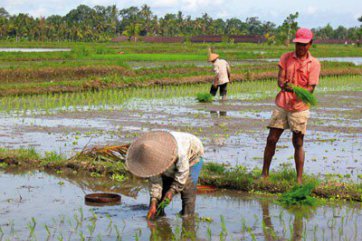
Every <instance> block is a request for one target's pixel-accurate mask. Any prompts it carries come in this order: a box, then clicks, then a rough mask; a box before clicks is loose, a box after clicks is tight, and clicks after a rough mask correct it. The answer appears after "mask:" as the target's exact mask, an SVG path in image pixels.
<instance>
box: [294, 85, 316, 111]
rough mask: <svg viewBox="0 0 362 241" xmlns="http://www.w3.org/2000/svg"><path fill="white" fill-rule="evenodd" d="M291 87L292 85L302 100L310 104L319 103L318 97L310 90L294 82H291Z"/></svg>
mask: <svg viewBox="0 0 362 241" xmlns="http://www.w3.org/2000/svg"><path fill="white" fill-rule="evenodd" d="M289 86H290V87H292V89H293V91H294V93H295V94H296V95H297V97H298V99H300V100H302V101H303V102H304V103H306V104H308V105H310V106H316V105H317V103H318V100H317V98H316V97H315V96H314V95H313V94H312V93H310V92H309V91H308V90H306V89H304V88H302V87H299V86H295V85H292V84H289Z"/></svg>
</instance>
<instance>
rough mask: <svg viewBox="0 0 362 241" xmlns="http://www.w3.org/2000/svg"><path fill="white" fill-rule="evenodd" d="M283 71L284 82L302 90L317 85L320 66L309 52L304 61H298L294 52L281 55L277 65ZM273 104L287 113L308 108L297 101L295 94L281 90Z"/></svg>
mask: <svg viewBox="0 0 362 241" xmlns="http://www.w3.org/2000/svg"><path fill="white" fill-rule="evenodd" d="M278 65H279V66H280V68H282V71H285V81H286V82H289V83H292V84H294V85H296V86H300V87H302V88H307V87H308V86H311V85H318V82H319V74H320V71H321V65H320V63H319V61H318V60H317V59H316V58H314V57H313V56H312V55H311V54H310V53H309V52H308V54H307V57H306V58H305V59H298V58H297V56H296V55H295V52H289V53H286V54H283V55H282V56H281V57H280V61H279V64H278ZM275 104H276V105H277V106H279V107H281V108H283V109H285V110H287V111H293V112H295V111H303V110H307V109H309V106H308V105H307V104H305V103H304V102H303V101H301V100H298V99H297V97H296V95H295V93H293V92H287V91H283V90H281V91H280V92H279V93H278V95H277V97H276V98H275Z"/></svg>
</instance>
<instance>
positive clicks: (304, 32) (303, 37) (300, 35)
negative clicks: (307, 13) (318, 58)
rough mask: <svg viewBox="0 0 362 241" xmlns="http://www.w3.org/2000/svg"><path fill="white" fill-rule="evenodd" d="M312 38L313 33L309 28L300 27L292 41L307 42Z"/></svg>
mask: <svg viewBox="0 0 362 241" xmlns="http://www.w3.org/2000/svg"><path fill="white" fill-rule="evenodd" d="M312 39H313V33H312V31H310V29H307V28H300V29H298V30H297V32H296V33H295V39H293V43H303V44H307V43H309V42H310V41H311V40H312Z"/></svg>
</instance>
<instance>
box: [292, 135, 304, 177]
mask: <svg viewBox="0 0 362 241" xmlns="http://www.w3.org/2000/svg"><path fill="white" fill-rule="evenodd" d="M303 142H304V134H302V133H301V132H293V146H294V161H295V169H296V170H297V182H298V184H302V182H303V167H304V156H305V154H304V147H303Z"/></svg>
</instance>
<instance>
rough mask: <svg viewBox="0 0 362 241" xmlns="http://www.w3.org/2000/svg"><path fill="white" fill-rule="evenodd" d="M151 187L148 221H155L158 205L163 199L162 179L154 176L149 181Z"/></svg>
mask: <svg viewBox="0 0 362 241" xmlns="http://www.w3.org/2000/svg"><path fill="white" fill-rule="evenodd" d="M149 185H150V196H151V197H150V207H149V210H148V213H147V219H153V218H155V216H156V212H157V204H158V202H159V201H160V200H161V198H162V185H163V184H162V177H161V176H159V175H158V176H154V177H151V178H150V179H149Z"/></svg>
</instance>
